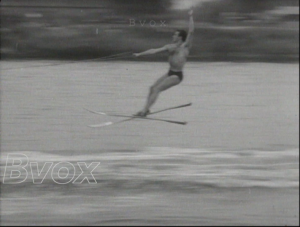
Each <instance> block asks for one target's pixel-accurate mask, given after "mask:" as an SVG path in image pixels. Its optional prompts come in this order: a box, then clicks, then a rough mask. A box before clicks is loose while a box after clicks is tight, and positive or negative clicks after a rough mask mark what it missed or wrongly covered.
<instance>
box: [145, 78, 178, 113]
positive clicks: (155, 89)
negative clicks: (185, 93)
mask: <svg viewBox="0 0 300 227" xmlns="http://www.w3.org/2000/svg"><path fill="white" fill-rule="evenodd" d="M179 83H180V79H179V78H178V76H168V77H165V78H164V79H162V80H161V81H160V83H157V84H155V86H152V87H151V90H150V94H149V97H148V100H147V104H146V106H145V108H144V109H143V111H142V113H141V114H142V115H144V116H145V115H147V113H148V112H149V109H150V108H151V106H152V105H153V104H154V103H155V101H156V100H157V98H158V96H159V94H160V92H162V91H165V90H167V89H169V88H171V87H173V86H175V85H177V84H179Z"/></svg>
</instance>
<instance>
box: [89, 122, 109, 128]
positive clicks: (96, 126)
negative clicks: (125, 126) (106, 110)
mask: <svg viewBox="0 0 300 227" xmlns="http://www.w3.org/2000/svg"><path fill="white" fill-rule="evenodd" d="M112 124H113V122H106V123H103V124H100V125H89V126H88V127H90V128H102V127H105V126H110V125H112Z"/></svg>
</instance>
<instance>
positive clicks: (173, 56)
mask: <svg viewBox="0 0 300 227" xmlns="http://www.w3.org/2000/svg"><path fill="white" fill-rule="evenodd" d="M189 16H190V20H189V31H188V33H186V31H184V30H177V31H176V32H175V33H174V35H173V43H172V44H168V45H165V46H164V47H161V48H157V49H150V50H147V51H145V52H142V53H137V54H134V56H136V57H139V56H143V55H150V54H156V53H160V52H168V54H169V64H170V70H169V72H168V73H167V74H165V75H163V76H162V77H161V78H159V79H158V80H157V81H156V82H155V83H154V84H153V85H152V86H151V88H150V93H149V96H148V99H147V103H146V105H145V107H144V109H143V110H141V111H140V112H138V113H137V114H136V116H140V117H146V116H147V115H148V114H149V113H150V107H151V106H152V105H153V104H154V103H155V101H156V99H157V98H158V95H159V94H160V92H162V91H165V90H167V89H169V88H171V87H173V86H175V85H178V84H179V83H180V82H181V81H182V80H183V72H182V70H183V67H184V65H185V63H186V60H187V57H188V55H189V51H190V48H191V46H192V39H193V34H194V20H193V9H191V10H190V11H189Z"/></svg>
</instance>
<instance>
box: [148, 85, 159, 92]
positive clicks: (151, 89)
mask: <svg viewBox="0 0 300 227" xmlns="http://www.w3.org/2000/svg"><path fill="white" fill-rule="evenodd" d="M150 92H151V93H158V92H160V91H159V89H158V86H154V85H153V86H151V87H150Z"/></svg>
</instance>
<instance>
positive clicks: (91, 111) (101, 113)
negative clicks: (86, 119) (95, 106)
mask: <svg viewBox="0 0 300 227" xmlns="http://www.w3.org/2000/svg"><path fill="white" fill-rule="evenodd" d="M83 109H84V110H86V111H88V112H90V113H95V114H100V115H107V114H106V113H103V112H98V111H93V110H89V109H87V108H83Z"/></svg>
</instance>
